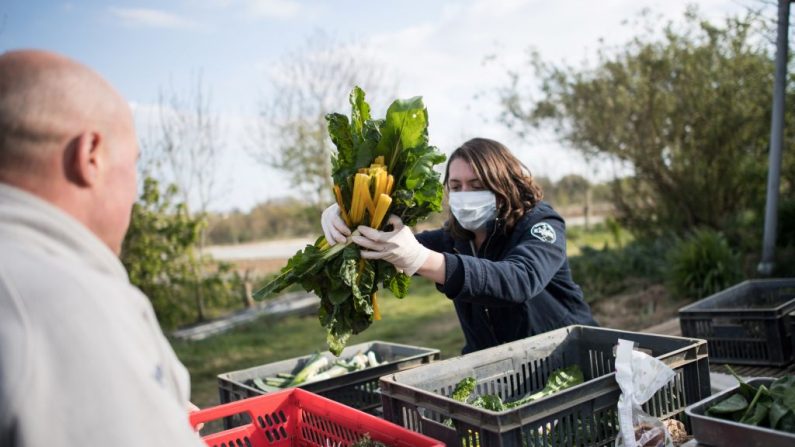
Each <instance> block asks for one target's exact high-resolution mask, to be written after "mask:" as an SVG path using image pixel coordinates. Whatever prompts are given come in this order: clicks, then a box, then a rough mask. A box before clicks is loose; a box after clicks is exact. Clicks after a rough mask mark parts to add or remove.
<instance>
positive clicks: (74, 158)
mask: <svg viewBox="0 0 795 447" xmlns="http://www.w3.org/2000/svg"><path fill="white" fill-rule="evenodd" d="M70 146H71V147H70V148H69V150H67V151H66V160H64V162H65V164H66V176H67V178H69V180H70V181H72V182H74V183H76V184H77V185H78V186H92V185H94V184H95V183H96V182H97V179H98V178H99V173H100V169H101V167H102V158H101V156H100V155H101V153H102V151H103V150H104V145H103V139H102V135H101V134H100V133H98V132H93V131H87V132H83V133H81V134H80V135H78V136H77V137H75V139H73V140H72V143H71V144H70Z"/></svg>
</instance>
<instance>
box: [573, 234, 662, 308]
mask: <svg viewBox="0 0 795 447" xmlns="http://www.w3.org/2000/svg"><path fill="white" fill-rule="evenodd" d="M669 240H670V238H662V237H661V238H658V239H655V240H633V241H631V242H629V243H627V244H625V245H624V246H623V247H621V248H618V249H611V248H609V246H608V245H607V244H605V245H604V247H603V248H601V249H595V248H592V247H588V246H585V247H582V249H581V250H582V251H581V253H580V255H579V256H574V257H572V258H570V259H569V264H570V266H571V270H572V274H573V276H574V280H575V281H576V282H577V284H579V285H580V287H581V288H582V289H583V293H584V295H585V299H586V300H587V301H589V302H592V301H596V300H598V299H600V298H603V297H605V296H609V295H614V294H616V293H620V292H622V291H624V290H626V289H627V287H628V286H629V285H630V284H631V283H632V282H637V280H638V279H642V280H647V281H650V282H656V281H660V280H661V279H662V277H663V269H664V265H665V252H666V251H667V247H668V246H669Z"/></svg>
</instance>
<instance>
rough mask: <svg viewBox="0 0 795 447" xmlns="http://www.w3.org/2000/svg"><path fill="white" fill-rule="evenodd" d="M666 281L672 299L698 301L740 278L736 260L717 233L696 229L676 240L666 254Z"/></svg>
mask: <svg viewBox="0 0 795 447" xmlns="http://www.w3.org/2000/svg"><path fill="white" fill-rule="evenodd" d="M667 263H668V266H667V269H666V279H667V282H668V287H669V290H670V292H671V293H672V295H673V296H675V297H678V298H687V299H690V300H698V299H701V298H704V297H706V296H709V295H711V294H713V293H716V292H719V291H721V290H723V289H725V288H727V287H729V286H731V285H733V284H735V283H737V282H739V281H740V279H741V278H742V271H741V268H740V265H741V263H740V257H739V256H738V255H737V254H736V253H735V252H734V251H733V250H732V249H731V247H730V246H729V243H728V242H727V241H726V238H725V237H724V236H723V235H722V234H721V233H719V232H717V231H714V230H709V229H698V230H696V231H694V232H693V233H692V234H690V235H689V236H687V237H686V238H684V239H680V240H678V241H677V242H676V243H675V244H674V246H673V247H672V248H671V250H670V251H669V253H668V255H667Z"/></svg>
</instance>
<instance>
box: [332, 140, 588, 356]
mask: <svg viewBox="0 0 795 447" xmlns="http://www.w3.org/2000/svg"><path fill="white" fill-rule="evenodd" d="M444 184H445V188H446V189H447V192H448V197H449V205H450V212H451V215H450V217H449V219H448V221H447V223H446V224H445V227H444V228H442V229H438V230H433V231H425V232H422V233H419V234H417V235H416V236H415V235H413V234H412V232H411V230H410V229H409V228H408V227H406V226H404V225H403V223H402V222H401V221H400V219H399V218H398V217H397V216H391V217H390V223H391V224H392V226H393V228H394V229H393V230H392V231H377V230H374V229H372V228H369V227H364V226H360V227H359V232H360V233H361V235H360V236H354V237H353V241H354V242H355V243H356V244H358V245H359V246H360V247H362V252H361V256H362V257H363V258H366V259H384V260H386V261H389V262H391V263H392V264H393V265H395V267H396V268H398V269H399V270H402V271H403V272H404V273H406V274H408V275H413V274H415V273H416V274H418V275H420V276H424V277H426V278H429V279H431V280H433V281H435V282H436V286H437V288H438V289H439V290H440V291H441V292H442V293H444V294H445V295H447V297H448V298H450V299H452V300H453V303H454V304H455V309H456V313H457V314H458V320H459V321H460V323H461V328H462V329H463V331H464V337H465V339H466V345H465V346H464V348H463V350H462V353H464V354H466V353H468V352H472V351H477V350H480V349H485V348H489V347H492V346H497V345H500V344H502V343H507V342H510V341H514V340H519V339H522V338H525V337H529V336H531V335H535V334H539V333H542V332H546V331H549V330H552V329H556V328H559V327H563V326H567V325H570V324H585V325H596V322H595V321H594V320H593V317H592V316H591V310H590V308H589V306H588V304H586V303H585V301H583V296H582V290H580V287H579V286H578V285H577V284H575V283H574V280H573V279H572V277H571V270H570V269H569V262H568V259H567V257H566V234H565V223H564V221H563V218H561V217H560V216H559V215H558V214H557V213H556V212H555V211H554V210H553V209H552V207H550V206H549V205H548V204H547V203H545V202H543V201H541V198H542V192H541V188H540V187H539V186H538V185H537V184H536V183H535V182H534V181H533V177H532V176H531V175H530V173H529V171H528V170H527V168H526V167H525V166H524V165H523V164H522V163H521V162H520V161H519V160H518V159H517V158H516V157H515V156H514V155H513V154H511V153H510V151H508V149H507V148H506V147H505V146H503V145H502V144H500V143H498V142H496V141H493V140H489V139H485V138H475V139H472V140H469V141H467V142H466V143H464V144H463V145H462V146H461V147H459V148H458V149H456V150H455V151H454V152H453V153H452V154H451V155H450V159H449V161H448V164H447V170H446V172H445V176H444ZM321 220H322V224H323V231H324V233H325V235H326V239H327V240H328V241H329V243H330V244H334V243H336V242H343V241H345V238H346V236H350V234H351V232H350V229H348V228H347V227H346V226H345V222H344V221H343V220H342V219H341V218H340V217H339V208H337V206H336V205H332V206H331V207H329V208H327V209H326V210H325V211H324V212H323V217H322V219H321Z"/></svg>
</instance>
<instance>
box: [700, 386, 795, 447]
mask: <svg viewBox="0 0 795 447" xmlns="http://www.w3.org/2000/svg"><path fill="white" fill-rule="evenodd" d="M774 380H776V379H773V378H769V377H759V378H754V379H748V381H747V382H748V383H749V384H751V385H753V386H755V387H758V386H759V385H765V386H767V387H769V386H770V384H771V383H773V381H774ZM739 388H740V387H739V385H738V386H735V387H733V388H729V389H727V390H724V391H722V392H720V393H718V394H715V395H714V396H711V397H708V398H706V399H704V400H702V401H700V402H697V403H695V404H693V405H691V406H689V407H687V409H685V413H686V414H687V416H688V417H689V418H690V424H691V426H692V431H691V434H692V435H693V436H694V437H695V438H696V440H697V441H698V443H699V444H698V445H709V446H735V445H737V446H740V445H741V446H743V447H791V446H793V445H795V434H793V433H788V432H784V431H780V430H772V429H769V428H764V427H756V426H753V425H747V424H740V423H739V422H735V421H730V420H726V419H719V418H716V417H712V416H708V415H707V414H706V412H707V409H708V408H710V407H712V406H713V405H715V404H717V403H720V402H722V401H724V400H725V399H728V398H729V397H731V396H732V395H733V394H734V393H736V392H737V391H738V390H739Z"/></svg>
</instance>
